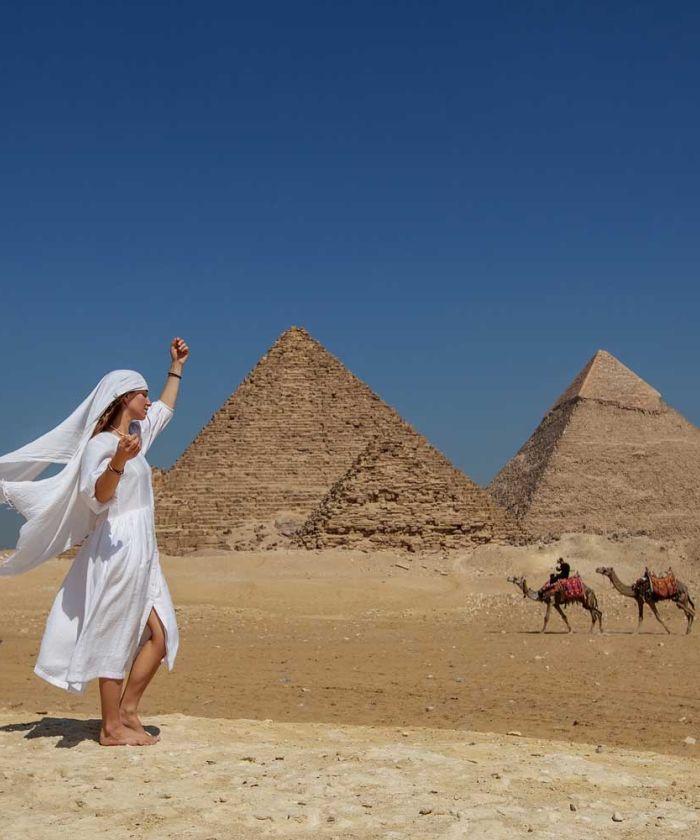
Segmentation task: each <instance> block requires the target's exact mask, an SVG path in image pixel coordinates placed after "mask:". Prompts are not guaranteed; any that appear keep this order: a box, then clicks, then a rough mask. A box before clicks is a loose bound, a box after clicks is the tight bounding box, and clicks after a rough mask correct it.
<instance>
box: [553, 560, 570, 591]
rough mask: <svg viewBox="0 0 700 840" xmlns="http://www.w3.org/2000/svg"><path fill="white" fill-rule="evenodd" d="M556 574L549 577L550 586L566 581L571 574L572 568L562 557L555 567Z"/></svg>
mask: <svg viewBox="0 0 700 840" xmlns="http://www.w3.org/2000/svg"><path fill="white" fill-rule="evenodd" d="M555 571H556V574H551V575H550V576H549V585H550V586H551V585H552V584H553V583H556V582H557V581H558V580H565V579H566V578H568V577H569V573H570V572H571V566H570V565H569V564H568V563H567V562H566V560H564V558H563V557H560V558H559V559H558V560H557V565H556V567H555Z"/></svg>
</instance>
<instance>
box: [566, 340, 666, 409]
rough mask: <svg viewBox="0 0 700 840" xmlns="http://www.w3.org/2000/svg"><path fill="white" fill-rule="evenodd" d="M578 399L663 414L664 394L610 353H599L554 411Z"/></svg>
mask: <svg viewBox="0 0 700 840" xmlns="http://www.w3.org/2000/svg"><path fill="white" fill-rule="evenodd" d="M574 400H593V401H595V402H600V403H606V404H611V405H617V406H618V407H619V408H627V409H635V410H638V411H657V412H658V411H662V410H663V408H664V404H663V401H662V399H661V394H660V393H659V392H658V391H657V390H656V388H652V386H651V385H649V383H648V382H645V381H644V380H643V379H642V378H641V377H640V376H637V374H636V373H635V372H634V371H632V370H630V369H629V368H628V367H627V366H626V365H623V364H622V362H621V361H620V360H619V359H617V358H616V357H615V356H613V354H612V353H609V352H608V351H607V350H602V349H601V350H596V352H595V354H594V355H593V356H592V358H591V359H590V360H589V361H588V363H587V364H586V365H585V367H584V368H583V369H582V370H581V372H580V373H579V374H578V376H577V377H576V378H575V379H574V381H573V382H572V383H571V385H569V387H568V388H567V389H566V391H564V393H563V394H562V395H561V396H560V397H559V399H558V400H557V401H556V403H554V406H553V407H552V410H555V409H557V408H561V407H562V406H563V405H565V404H566V403H570V402H572V401H574Z"/></svg>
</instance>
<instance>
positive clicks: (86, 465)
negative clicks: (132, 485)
mask: <svg viewBox="0 0 700 840" xmlns="http://www.w3.org/2000/svg"><path fill="white" fill-rule="evenodd" d="M118 443H119V441H118V440H117V438H116V437H114V435H110V436H109V437H106V436H104V435H103V436H102V437H94V438H92V440H90V441H89V442H88V445H87V446H86V447H85V452H83V458H82V460H81V462H80V488H79V489H80V495H81V496H82V497H83V499H85V501H86V502H87V503H88V506H89V508H90V510H92V511H93V513H102V511H105V510H107V508H108V507H109V506H110V505H111V504H112V502H113V501H114V500H115V499H116V497H117V493H116V491H115V493H114V495H113V496H112V498H111V499H109V500H108V501H106V502H99V501H98V500H97V499H96V498H95V482H96V481H97V479H98V478H99V477H100V476H101V475H102V474H103V473H104V471H105V470H106V469H107V464H108V463H109V462H110V461H111V460H112V456H113V455H114V453H115V451H116V448H117V445H118Z"/></svg>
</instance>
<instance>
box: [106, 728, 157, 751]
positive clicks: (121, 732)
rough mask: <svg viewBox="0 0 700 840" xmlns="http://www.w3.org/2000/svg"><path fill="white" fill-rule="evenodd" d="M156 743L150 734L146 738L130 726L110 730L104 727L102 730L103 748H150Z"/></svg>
mask: <svg viewBox="0 0 700 840" xmlns="http://www.w3.org/2000/svg"><path fill="white" fill-rule="evenodd" d="M154 743H155V741H154V740H153V739H152V737H151V736H150V735H149V734H148V733H146V737H145V738H144V736H143V735H141V734H140V733H138V732H134V730H133V729H129V727H128V726H123V725H119V726H114V727H110V728H109V729H105V727H104V726H103V727H102V728H101V729H100V744H101V745H102V746H103V747H148V746H150V745H151V744H154Z"/></svg>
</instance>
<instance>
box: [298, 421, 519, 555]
mask: <svg viewBox="0 0 700 840" xmlns="http://www.w3.org/2000/svg"><path fill="white" fill-rule="evenodd" d="M521 539H522V532H521V531H520V528H519V527H518V525H517V524H516V523H515V521H514V520H513V519H512V518H511V517H510V515H509V514H507V513H506V511H505V510H503V509H502V508H501V507H500V506H499V505H498V504H496V502H495V501H494V500H493V498H492V497H491V496H490V495H489V493H487V492H486V491H485V490H483V489H482V488H480V487H478V486H477V485H476V484H475V483H474V482H473V481H472V480H471V479H470V478H467V476H466V475H465V474H464V473H463V472H461V471H460V470H458V469H457V468H456V467H454V466H452V464H450V462H449V461H448V460H447V459H446V458H445V457H444V456H443V455H441V454H440V453H439V452H438V451H437V450H436V449H434V448H433V447H432V446H431V445H430V444H429V443H428V442H427V441H426V440H425V439H424V438H423V437H421V436H420V435H418V434H416V433H415V432H405V433H396V434H395V435H394V436H393V437H392V438H381V439H378V440H376V441H372V442H371V443H370V444H368V446H367V447H366V448H365V449H364V450H363V452H362V453H361V454H360V455H359V456H358V458H357V459H356V460H355V462H354V463H353V465H352V466H351V467H350V469H349V470H348V471H347V472H346V473H345V475H344V476H343V477H342V478H341V479H340V480H339V481H337V482H336V483H335V484H334V485H333V487H332V488H331V489H330V491H329V492H328V493H327V495H326V496H325V498H324V499H323V501H322V502H321V504H320V505H319V507H318V508H317V509H316V510H315V511H314V512H313V513H312V514H311V516H310V517H309V519H308V520H307V521H306V522H305V523H304V526H303V527H302V528H301V529H300V531H299V532H298V533H297V535H296V537H295V541H296V542H298V543H300V544H301V545H303V546H305V547H306V548H336V547H341V546H342V547H351V548H394V549H403V550H408V551H431V550H437V549H455V548H466V547H470V546H474V545H477V544H479V543H485V542H501V543H512V542H518V541H521Z"/></svg>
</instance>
